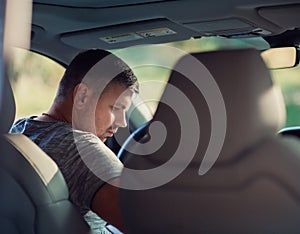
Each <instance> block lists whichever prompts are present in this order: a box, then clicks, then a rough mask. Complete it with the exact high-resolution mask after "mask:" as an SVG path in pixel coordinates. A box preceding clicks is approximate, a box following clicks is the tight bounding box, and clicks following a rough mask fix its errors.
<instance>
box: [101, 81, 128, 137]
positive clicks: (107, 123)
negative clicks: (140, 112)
mask: <svg viewBox="0 0 300 234" xmlns="http://www.w3.org/2000/svg"><path fill="white" fill-rule="evenodd" d="M132 95H133V94H132V92H131V91H130V90H127V89H126V88H125V87H124V86H122V85H120V84H111V85H110V86H109V87H108V88H107V89H106V90H105V92H103V93H102V95H101V96H100V98H99V100H98V102H97V105H96V110H95V131H96V135H97V136H98V137H99V138H100V140H101V141H103V142H104V141H105V140H106V138H107V137H112V136H113V135H114V134H115V133H116V131H117V130H118V128H119V127H126V126H127V123H126V116H125V113H126V111H127V110H128V109H129V107H130V105H131V101H132V100H131V99H132Z"/></svg>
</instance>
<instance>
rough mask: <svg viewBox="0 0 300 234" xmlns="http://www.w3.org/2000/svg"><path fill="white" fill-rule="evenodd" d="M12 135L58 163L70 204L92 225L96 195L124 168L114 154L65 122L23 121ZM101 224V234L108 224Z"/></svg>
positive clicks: (31, 118) (97, 139)
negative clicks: (30, 144) (24, 140)
mask: <svg viewBox="0 0 300 234" xmlns="http://www.w3.org/2000/svg"><path fill="white" fill-rule="evenodd" d="M10 133H22V134H24V135H26V136H27V137H29V138H30V139H31V140H32V141H34V142H35V143H36V144H37V145H38V146H39V147H40V148H41V149H43V150H44V151H45V152H46V153H47V154H48V155H49V156H50V157H51V158H52V159H53V160H54V161H55V162H56V164H57V165H58V167H59V168H60V170H61V172H62V174H63V176H64V178H65V180H66V183H67V186H68V189H69V194H70V200H71V201H72V203H73V204H74V205H75V206H76V207H77V208H78V210H79V211H80V213H81V214H82V215H86V214H87V213H88V214H87V217H85V218H86V220H87V221H88V222H89V223H90V225H91V222H90V219H89V217H91V215H90V214H91V211H90V209H91V203H92V199H93V197H94V195H95V193H96V192H97V191H98V189H99V188H100V187H101V186H103V185H104V184H105V181H108V180H110V179H113V178H115V177H119V176H120V174H121V171H122V168H123V165H122V163H121V162H120V160H119V159H118V158H117V157H116V156H115V154H114V153H113V152H112V151H111V150H110V149H109V148H108V147H107V146H106V145H105V144H104V143H103V142H102V141H100V139H99V138H98V137H97V136H95V135H94V134H92V133H89V132H83V131H79V130H74V129H73V128H72V125H71V124H68V123H65V122H44V121H38V120H34V117H30V118H24V119H20V120H18V121H17V122H16V123H15V124H14V125H13V127H12V128H11V130H10ZM93 217H94V218H93V220H95V216H93ZM98 223H99V224H100V225H101V227H99V231H100V229H101V228H102V226H103V225H105V222H103V221H99V222H98ZM91 226H94V225H91Z"/></svg>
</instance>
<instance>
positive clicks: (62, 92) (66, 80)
mask: <svg viewBox="0 0 300 234" xmlns="http://www.w3.org/2000/svg"><path fill="white" fill-rule="evenodd" d="M107 56H109V57H107ZM104 58H105V59H106V60H105V62H104V64H102V66H101V64H100V69H102V71H100V72H99V73H100V74H98V76H97V79H96V80H95V79H94V82H97V84H95V87H99V83H100V85H105V87H107V86H108V85H110V84H114V83H117V84H120V85H123V86H124V87H125V88H129V89H130V90H132V92H135V93H138V92H139V85H138V82H137V78H136V76H135V75H134V73H133V71H132V70H131V69H130V68H129V66H128V65H127V64H126V63H125V62H124V61H122V60H121V59H120V58H118V57H117V56H115V55H113V54H111V53H110V52H108V51H105V50H101V49H90V50H87V51H84V52H81V53H79V54H78V55H76V56H75V58H74V59H73V60H72V62H71V63H70V64H69V66H68V67H67V69H66V71H65V73H64V75H63V77H62V79H61V81H60V84H59V88H58V92H57V95H56V100H57V101H58V100H60V99H62V98H65V97H67V96H68V95H70V94H72V92H73V90H74V88H75V87H76V86H77V85H78V84H80V83H81V82H82V81H83V79H85V76H86V75H87V73H88V72H89V71H90V70H91V69H92V68H93V67H94V66H95V65H96V64H97V63H98V62H99V61H101V60H103V59H104ZM107 58H108V59H107ZM108 62H109V63H110V64H109V65H108V66H107V63H108ZM97 65H98V64H97ZM105 70H114V71H112V72H111V73H109V71H105ZM116 71H117V72H116ZM107 74H109V75H108V76H110V75H112V74H113V75H114V77H109V79H110V80H109V82H108V83H105V81H103V80H101V79H105V75H106V76H107ZM101 76H102V77H101ZM106 81H107V80H106ZM102 88H103V89H104V87H102Z"/></svg>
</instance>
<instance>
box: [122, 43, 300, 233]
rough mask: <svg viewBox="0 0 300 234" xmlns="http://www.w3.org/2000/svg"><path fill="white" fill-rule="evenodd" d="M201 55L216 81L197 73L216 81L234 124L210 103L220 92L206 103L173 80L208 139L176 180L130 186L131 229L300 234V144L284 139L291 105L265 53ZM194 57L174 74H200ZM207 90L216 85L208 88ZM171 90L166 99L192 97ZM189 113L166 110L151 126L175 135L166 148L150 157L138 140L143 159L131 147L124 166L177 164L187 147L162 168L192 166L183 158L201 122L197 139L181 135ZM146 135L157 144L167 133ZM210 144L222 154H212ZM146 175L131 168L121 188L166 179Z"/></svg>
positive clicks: (126, 201) (126, 198)
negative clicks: (275, 80)
mask: <svg viewBox="0 0 300 234" xmlns="http://www.w3.org/2000/svg"><path fill="white" fill-rule="evenodd" d="M193 56H194V57H195V58H196V59H197V60H198V61H200V62H201V63H202V64H203V65H205V67H206V68H207V69H208V71H209V72H210V75H209V73H205V72H204V73H201V74H198V79H199V80H202V81H205V79H204V77H203V76H204V75H207V76H208V77H210V76H212V77H213V78H214V79H215V81H216V83H217V84H218V86H219V89H220V92H221V94H222V96H223V100H224V103H225V109H226V118H223V117H222V111H221V112H220V116H214V117H215V119H214V121H215V122H213V121H212V119H213V117H212V116H211V114H210V111H211V110H212V109H213V108H214V107H213V105H214V103H211V102H210V103H209V102H208V99H209V98H208V99H206V98H207V95H209V94H210V93H213V92H208V93H206V94H205V95H206V97H205V95H204V94H203V93H201V91H200V89H199V87H197V85H195V84H193V83H192V82H191V81H190V80H191V79H190V77H186V76H184V75H183V74H182V73H180V72H173V73H172V75H171V77H170V80H169V84H171V85H172V87H177V88H178V89H180V90H181V92H182V93H183V94H184V97H187V98H188V100H189V102H190V103H191V104H192V105H193V107H194V108H195V111H196V114H197V121H198V124H199V126H200V137H199V139H196V141H197V147H196V150H195V151H196V153H195V154H194V155H192V157H191V158H192V160H191V162H190V163H189V164H188V167H186V168H185V169H184V171H183V172H182V173H180V174H179V175H178V176H177V177H176V178H174V179H173V180H171V181H170V182H168V183H166V184H163V185H161V186H159V187H154V188H151V189H147V190H125V189H124V190H122V192H121V205H122V213H123V219H124V226H125V229H126V230H127V233H299V232H300V225H299V217H300V182H299V181H300V144H299V143H300V142H299V140H297V139H294V138H292V137H282V136H279V135H277V132H278V130H279V129H280V128H281V127H282V126H283V123H284V118H285V109H284V105H283V100H282V97H281V96H280V94H278V92H277V91H276V90H275V88H274V86H273V84H272V81H271V77H270V74H269V72H268V70H267V69H266V67H265V65H264V63H263V61H262V59H261V58H260V54H259V52H258V51H255V50H251V49H249V50H228V51H218V52H208V53H198V54H193ZM190 61H191V60H190V57H189V56H185V57H183V58H182V59H181V60H180V61H179V62H178V64H177V65H176V66H175V69H174V70H178V71H183V70H184V69H185V70H186V71H187V74H191V71H196V70H197V69H198V68H197V67H193V65H192V64H191V63H190ZM189 71H190V73H189ZM191 75H192V74H191ZM206 81H207V80H206ZM202 84H203V87H204V86H205V87H208V84H209V82H208V83H205V82H203V83H202ZM172 87H171V86H168V87H167V88H166V90H165V93H164V95H163V98H162V99H163V100H175V99H176V102H178V103H180V102H182V103H184V98H182V99H178V98H179V97H178V95H177V96H175V94H174V92H173V89H172ZM210 88H212V87H210ZM214 100H217V96H216V97H215V99H214ZM208 103H209V105H212V106H210V107H209V105H208ZM216 105H217V104H216ZM210 108H212V109H210ZM221 109H222V108H221ZM183 110H184V109H183ZM215 113H216V112H215ZM181 114H182V113H176V111H172V110H170V107H169V106H168V105H166V104H160V105H159V107H158V111H157V113H156V114H155V116H154V120H153V123H155V122H157V121H161V122H163V124H164V126H165V128H166V130H167V136H166V139H165V141H164V142H163V145H162V146H161V147H160V148H159V149H158V150H156V151H155V152H153V153H152V152H151V150H150V149H149V148H147V147H146V146H145V144H140V145H138V144H134V143H133V142H131V143H130V144H132V145H135V148H134V147H132V149H135V150H136V151H135V152H139V153H129V152H127V151H126V150H124V151H123V154H124V157H125V158H127V160H126V162H125V164H126V166H127V167H130V168H134V169H138V170H141V169H143V170H150V169H151V168H156V167H158V166H160V165H162V164H163V163H168V162H170V160H171V159H172V156H173V155H174V154H175V152H176V150H177V149H179V148H180V147H181V151H180V152H181V154H180V157H179V158H177V159H176V160H175V162H173V163H169V164H164V165H165V168H164V170H165V171H166V173H168V172H170V173H171V172H172V171H175V170H177V168H180V167H185V166H184V161H185V159H187V158H189V157H190V156H191V155H189V153H188V152H190V148H191V147H192V144H193V141H194V140H195V139H194V138H193V137H194V136H197V134H196V133H197V131H198V130H199V128H198V127H197V125H193V126H194V129H193V128H190V129H191V130H190V134H189V135H185V136H183V132H184V129H183V127H184V126H185V125H184V124H183V123H181V122H180V120H181V119H182V118H181ZM223 114H224V113H223ZM212 122H213V124H212ZM224 123H225V127H226V131H225V132H223V133H225V137H224V145H223V147H222V149H221V152H220V154H219V156H218V155H214V149H216V148H217V147H218V144H216V141H218V140H220V138H222V134H223V133H222V128H224ZM218 124H219V125H218ZM213 125H214V126H213ZM216 126H218V127H217V128H215V127H216ZM187 127H191V126H187ZM150 129H151V124H150ZM146 130H147V129H146ZM143 131H145V129H143ZM161 131H162V130H161ZM146 132H147V131H146ZM212 133H213V134H212ZM218 133H219V135H218ZM146 134H149V135H151V138H152V139H156V138H159V134H160V133H159V131H152V132H151V131H150V133H146ZM181 143H182V144H183V146H182V145H181ZM211 143H212V144H215V145H216V148H210V150H208V149H209V147H211V145H210V144H211ZM143 148H146V149H145V150H144V151H143ZM141 152H142V153H141ZM147 152H150V153H148V154H147ZM143 154H145V155H144V156H143ZM204 155H206V156H207V158H206V159H208V160H206V161H205V162H206V163H207V164H209V163H211V162H213V161H214V158H217V161H216V162H215V164H214V165H213V166H212V168H210V169H209V170H208V172H206V173H205V174H204V175H199V168H200V164H201V163H203V162H202V161H203V158H204ZM136 156H138V157H136ZM216 156H218V157H216ZM209 159H211V161H209ZM203 165H204V164H203ZM144 174H146V173H144ZM144 174H143V173H141V174H140V175H139V176H136V174H135V173H125V172H124V173H123V177H122V180H121V182H122V183H121V184H123V185H126V184H128V181H132V180H134V183H135V186H136V188H137V187H138V186H140V187H145V185H147V184H148V185H149V187H150V186H151V185H153V180H157V181H159V178H160V176H161V178H163V177H164V176H165V175H164V174H163V173H161V174H159V175H157V176H156V177H155V178H154V179H151V178H148V177H147V176H146V175H144ZM157 181H156V182H157Z"/></svg>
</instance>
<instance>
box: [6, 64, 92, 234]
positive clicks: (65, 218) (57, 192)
mask: <svg viewBox="0 0 300 234" xmlns="http://www.w3.org/2000/svg"><path fill="white" fill-rule="evenodd" d="M3 70H4V69H0V71H1V72H3ZM0 80H1V84H2V85H0V87H1V90H2V93H1V92H0V94H1V99H0V100H1V102H0V107H1V109H0V113H1V124H0V125H1V126H0V188H1V189H0V233H5V234H13V233H26V234H31V233H32V234H34V233H39V234H46V233H48V234H54V233H55V234H67V233H72V234H73V233H78V234H79V233H80V234H84V233H91V231H90V228H89V226H88V224H87V223H86V222H85V221H84V219H83V218H82V217H81V215H80V214H79V211H77V210H76V208H75V206H74V205H73V204H72V203H71V202H70V201H69V200H68V197H69V194H68V189H67V186H66V183H65V180H64V178H63V176H62V174H61V172H60V170H59V169H58V167H57V165H56V164H55V163H54V161H53V160H52V159H51V158H50V157H49V156H47V155H46V154H45V153H44V152H43V151H42V150H41V149H40V148H39V147H38V146H37V145H36V144H35V143H33V142H32V141H31V140H30V139H29V138H27V137H26V136H24V135H22V134H7V132H8V130H9V128H10V127H11V125H12V123H13V121H14V116H15V103H14V98H13V94H12V90H11V87H10V85H9V82H8V80H7V77H6V76H5V74H4V72H3V73H2V75H1V77H0Z"/></svg>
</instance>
